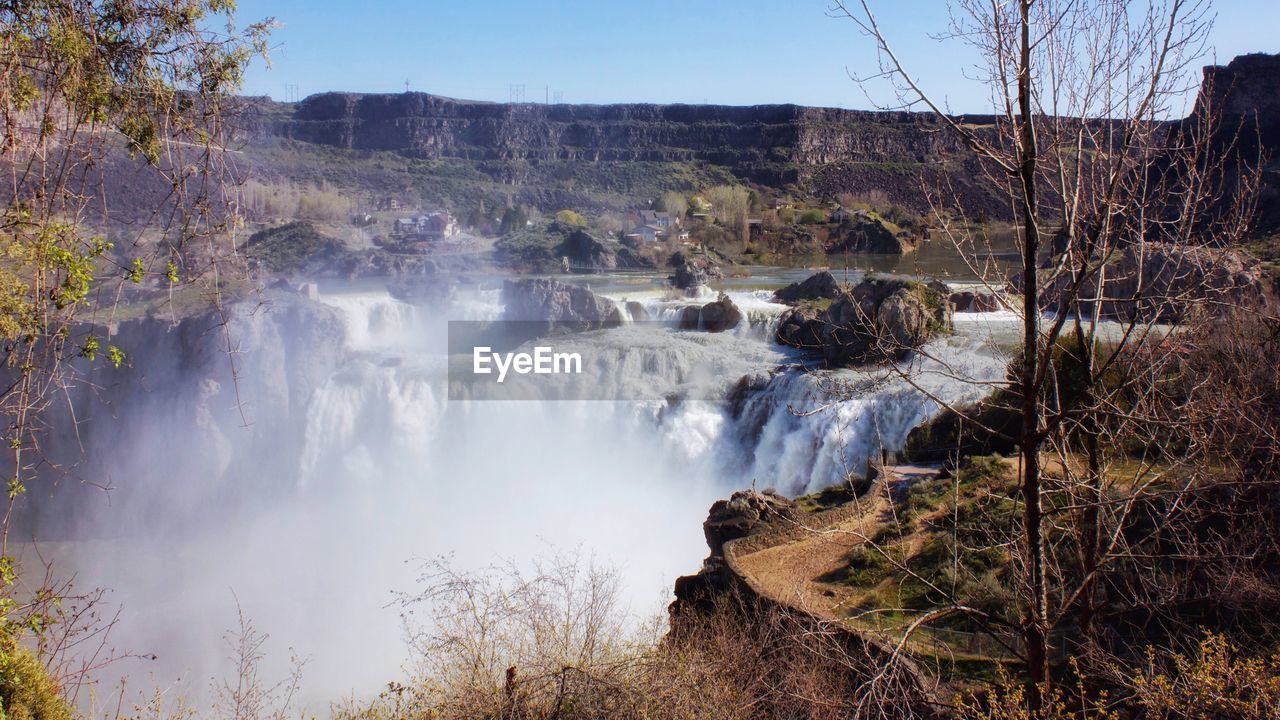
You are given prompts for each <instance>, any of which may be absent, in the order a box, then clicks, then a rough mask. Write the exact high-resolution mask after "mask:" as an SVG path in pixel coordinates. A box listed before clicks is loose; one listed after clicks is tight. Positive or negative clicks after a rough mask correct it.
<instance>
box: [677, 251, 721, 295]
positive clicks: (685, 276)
mask: <svg viewBox="0 0 1280 720" xmlns="http://www.w3.org/2000/svg"><path fill="white" fill-rule="evenodd" d="M667 264H668V265H669V266H671V267H672V268H674V269H675V274H674V275H672V276H671V277H670V278H668V279H669V280H670V282H671V284H672V285H674V286H675V287H677V288H679V289H681V290H684V291H686V292H689V291H696V290H697V289H698V288H699V287H701V286H703V285H706V284H707V283H708V282H710V281H711V280H715V279H719V278H722V277H724V275H723V274H722V273H721V272H720V270H719V268H717V267H716V266H715V263H713V262H711V261H710V260H709V259H707V258H705V257H703V258H690V257H686V256H685V254H684V253H682V252H677V253H673V254H672V255H671V259H670V260H668V261H667Z"/></svg>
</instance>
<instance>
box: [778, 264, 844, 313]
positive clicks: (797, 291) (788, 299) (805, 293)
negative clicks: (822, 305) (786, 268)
mask: <svg viewBox="0 0 1280 720" xmlns="http://www.w3.org/2000/svg"><path fill="white" fill-rule="evenodd" d="M839 294H840V283H838V282H836V278H835V276H834V275H832V274H831V273H830V272H829V271H827V270H823V271H822V272H819V273H815V274H813V275H810V276H809V277H807V278H805V279H804V280H801V281H800V282H797V283H792V284H790V285H788V286H786V287H784V288H782V289H781V290H778V291H777V292H775V293H774V294H773V298H774V299H775V300H777V301H778V302H780V303H786V304H788V305H794V304H795V303H798V302H801V301H804V300H824V299H826V300H830V299H835V297H836V296H837V295H839Z"/></svg>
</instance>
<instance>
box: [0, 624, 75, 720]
mask: <svg viewBox="0 0 1280 720" xmlns="http://www.w3.org/2000/svg"><path fill="white" fill-rule="evenodd" d="M0 718H3V720H71V708H70V707H69V706H68V705H67V703H66V701H64V700H63V699H62V698H61V697H60V696H59V695H58V685H57V683H55V682H54V681H53V678H51V677H49V674H48V673H47V672H46V671H45V669H44V666H43V665H41V664H40V661H39V660H37V659H36V657H35V655H32V654H31V651H29V650H27V649H26V648H24V647H22V646H21V645H19V644H18V643H17V642H16V641H15V640H13V639H12V638H3V639H0Z"/></svg>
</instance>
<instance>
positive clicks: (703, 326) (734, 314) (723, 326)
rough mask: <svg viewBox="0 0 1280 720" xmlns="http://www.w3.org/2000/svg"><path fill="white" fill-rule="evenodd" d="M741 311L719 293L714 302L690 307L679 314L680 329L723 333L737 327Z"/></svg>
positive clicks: (740, 318) (741, 316) (740, 319)
mask: <svg viewBox="0 0 1280 720" xmlns="http://www.w3.org/2000/svg"><path fill="white" fill-rule="evenodd" d="M742 318H743V315H742V311H741V310H739V309H738V306H737V305H735V304H734V303H733V300H731V299H730V298H729V296H728V295H725V294H724V293H720V298H719V299H718V300H716V301H715V302H710V303H707V304H706V305H703V306H702V307H696V306H690V307H687V308H685V309H684V310H683V311H681V313H680V329H682V330H705V331H707V332H713V333H718V332H724V331H725V330H728V329H730V328H733V327H737V325H738V323H739V322H742Z"/></svg>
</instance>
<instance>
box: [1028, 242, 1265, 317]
mask: <svg viewBox="0 0 1280 720" xmlns="http://www.w3.org/2000/svg"><path fill="white" fill-rule="evenodd" d="M1100 274H1101V275H1103V277H1104V279H1103V280H1102V293H1101V295H1100V296H1099V294H1098V283H1099V275H1100ZM1070 286H1071V279H1070V278H1069V277H1066V276H1063V277H1059V278H1057V279H1056V280H1055V281H1053V282H1050V283H1046V284H1045V285H1044V290H1043V293H1042V294H1041V297H1040V302H1041V307H1042V308H1043V309H1046V310H1053V309H1056V308H1058V307H1059V306H1060V304H1061V303H1062V302H1063V301H1064V300H1065V299H1066V297H1065V296H1066V295H1067V293H1068V292H1069V290H1070ZM1269 294H1270V292H1269V289H1268V284H1267V281H1266V279H1265V277H1264V274H1263V272H1262V270H1261V268H1260V267H1259V266H1258V263H1256V262H1253V261H1252V260H1250V259H1249V258H1247V257H1245V256H1244V255H1242V254H1240V253H1239V252H1236V251H1233V250H1220V249H1213V248H1203V247H1201V248H1196V247H1181V246H1174V245H1162V244H1158V243H1146V244H1144V245H1143V246H1141V247H1137V246H1134V247H1128V248H1126V249H1125V250H1124V251H1123V252H1122V253H1121V254H1120V256H1119V257H1118V258H1117V259H1115V260H1113V261H1112V262H1111V263H1110V264H1108V265H1107V267H1106V268H1105V273H1094V274H1092V275H1090V277H1089V279H1088V281H1086V282H1085V283H1084V285H1083V287H1082V288H1081V291H1080V294H1079V297H1082V298H1093V297H1101V298H1102V299H1101V301H1100V302H1097V303H1094V302H1089V301H1084V302H1080V303H1079V304H1078V307H1079V308H1080V309H1081V310H1083V311H1085V312H1097V313H1099V314H1100V315H1101V316H1102V317H1108V318H1119V319H1123V320H1139V321H1157V322H1179V321H1181V320H1184V319H1186V318H1187V317H1189V316H1190V315H1191V314H1193V313H1206V314H1209V315H1216V314H1218V313H1221V312H1224V311H1225V310H1227V309H1230V308H1232V307H1240V306H1245V307H1258V306H1261V305H1262V304H1264V303H1266V302H1267V301H1268V300H1269Z"/></svg>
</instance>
